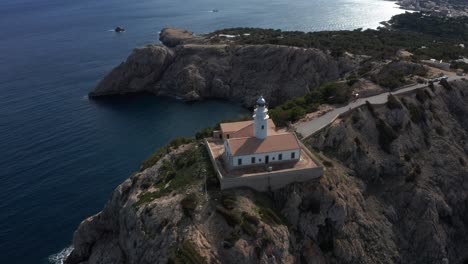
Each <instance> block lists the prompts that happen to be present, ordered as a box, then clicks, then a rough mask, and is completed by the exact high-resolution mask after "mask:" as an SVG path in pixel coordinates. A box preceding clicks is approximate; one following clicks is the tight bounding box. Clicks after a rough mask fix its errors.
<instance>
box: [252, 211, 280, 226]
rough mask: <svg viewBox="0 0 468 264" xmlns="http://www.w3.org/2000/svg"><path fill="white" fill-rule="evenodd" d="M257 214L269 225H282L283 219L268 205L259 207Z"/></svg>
mask: <svg viewBox="0 0 468 264" xmlns="http://www.w3.org/2000/svg"><path fill="white" fill-rule="evenodd" d="M258 214H259V215H260V218H261V219H262V221H263V222H265V223H267V224H269V225H283V224H284V223H283V220H282V219H281V218H280V217H279V216H278V215H277V214H276V213H275V212H274V211H273V210H271V208H268V207H259V208H258Z"/></svg>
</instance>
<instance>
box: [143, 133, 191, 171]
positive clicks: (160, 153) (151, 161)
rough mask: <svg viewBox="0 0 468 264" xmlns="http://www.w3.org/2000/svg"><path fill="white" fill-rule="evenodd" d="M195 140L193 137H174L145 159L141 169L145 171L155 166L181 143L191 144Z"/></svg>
mask: <svg viewBox="0 0 468 264" xmlns="http://www.w3.org/2000/svg"><path fill="white" fill-rule="evenodd" d="M193 142H195V140H194V139H193V138H185V137H179V138H175V139H173V140H172V141H171V142H170V143H169V144H168V145H166V146H164V147H161V148H159V149H157V150H156V152H154V153H153V154H151V156H150V157H149V158H147V159H146V160H145V161H143V163H142V164H141V168H140V171H143V170H145V169H147V168H149V167H152V166H154V165H155V164H156V163H157V162H158V161H159V160H160V159H161V158H162V157H164V156H165V155H166V154H168V153H169V152H171V151H172V150H174V149H176V148H178V147H180V146H181V145H184V144H189V143H193Z"/></svg>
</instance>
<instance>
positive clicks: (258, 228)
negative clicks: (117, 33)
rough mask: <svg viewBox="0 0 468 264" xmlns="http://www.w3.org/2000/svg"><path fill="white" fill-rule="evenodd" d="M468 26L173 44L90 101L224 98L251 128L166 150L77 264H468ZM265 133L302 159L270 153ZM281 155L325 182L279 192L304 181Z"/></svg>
mask: <svg viewBox="0 0 468 264" xmlns="http://www.w3.org/2000/svg"><path fill="white" fill-rule="evenodd" d="M467 25H468V18H467V17H464V16H458V17H451V18H448V17H442V16H431V15H429V16H428V15H426V14H423V13H419V12H416V13H406V14H402V15H398V16H395V17H393V18H392V19H391V20H390V21H388V22H387V23H386V25H385V26H383V27H381V28H379V29H377V30H372V29H367V30H362V29H356V30H352V31H323V32H309V33H306V32H290V31H281V30H274V29H258V28H232V29H223V30H218V31H215V32H211V33H208V34H202V35H196V34H193V33H192V32H189V31H187V30H183V29H174V28H166V29H163V30H162V31H161V34H160V41H161V43H162V44H161V45H149V46H146V47H143V48H137V49H135V50H134V51H133V53H132V54H131V55H130V56H129V57H128V59H127V60H126V61H125V62H123V63H122V64H120V65H119V66H117V67H116V68H115V69H113V70H112V72H111V73H109V74H108V75H107V76H106V77H104V79H103V80H102V81H101V82H100V83H99V84H98V85H97V87H96V88H95V89H94V90H93V91H92V92H91V93H90V97H92V98H95V99H97V100H98V99H99V98H100V97H102V96H110V95H125V94H129V93H152V94H155V95H160V96H174V97H176V96H177V97H180V98H183V99H184V100H186V101H195V100H203V99H205V98H222V99H226V100H231V101H233V102H240V103H242V104H243V105H245V106H246V107H251V106H254V105H256V106H255V110H254V115H253V117H250V116H247V117H244V118H242V119H241V120H226V121H223V122H221V123H220V124H216V125H214V126H213V127H207V128H205V129H203V130H201V131H199V132H197V133H196V134H195V135H194V136H193V137H188V138H176V139H174V140H173V141H172V142H170V143H169V144H168V145H167V146H165V147H162V148H160V149H158V150H156V151H155V153H154V154H153V155H151V156H150V157H148V159H146V160H145V161H143V163H142V165H141V168H140V170H139V171H138V172H135V173H134V174H132V175H131V176H130V178H128V179H127V180H126V181H125V182H124V183H122V184H121V185H119V186H118V187H117V188H116V189H115V191H114V192H113V194H112V197H111V198H110V200H109V202H108V203H107V204H106V206H105V208H104V209H103V211H102V212H100V213H98V214H96V215H94V216H91V217H89V218H87V219H85V220H84V221H83V222H82V223H81V224H80V226H79V228H78V229H77V231H76V232H75V235H74V241H73V246H74V249H73V251H72V253H71V254H70V256H68V258H67V259H66V261H65V263H68V264H78V263H81V264H83V263H87V264H94V263H104V264H107V263H109V264H110V263H119V264H123V263H464V262H466V261H468V252H467V251H466V250H465V249H466V248H467V247H468V238H467V237H466V235H465V234H467V233H468V222H467V219H468V198H467V195H466V194H467V193H468V185H467V184H466V175H468V123H467V116H468V81H467V80H466V79H465V77H464V71H465V70H468V64H467V61H466V59H465V58H466V57H468V51H467V50H466V49H465V44H466V41H467V40H468V28H467ZM382 98H383V99H382ZM266 102H269V105H268V108H269V109H267V108H266V107H267V106H266ZM213 111H216V109H214V110H213ZM257 111H261V114H260V113H259V112H257ZM270 118H271V119H270ZM272 124H273V125H272ZM265 127H266V129H267V131H268V133H272V134H271V135H275V134H276V133H278V132H277V129H279V130H281V131H282V132H281V133H280V134H281V135H282V136H284V137H285V139H284V140H283V141H285V140H286V137H287V139H288V140H289V141H288V142H289V143H290V144H284V145H281V144H283V143H282V142H283V141H281V142H280V141H277V140H273V141H272V142H273V143H271V144H266V143H265V141H262V140H267V139H268V138H271V137H268V134H264V132H263V129H265ZM249 129H250V130H249ZM233 135H235V136H233ZM246 135H247V136H246ZM231 136H233V139H236V140H240V141H242V140H243V141H247V140H251V141H255V144H257V145H256V146H257V147H258V148H260V147H259V146H261V147H262V148H264V149H266V152H261V151H259V149H258V148H255V147H253V148H251V147H248V146H252V145H248V144H247V145H246V144H238V145H234V143H233V141H232V140H230V139H231ZM215 141H216V142H217V143H216V144H215V143H213V144H211V143H209V142H215ZM264 143H265V144H264ZM230 144H233V145H230ZM263 144H264V145H263ZM278 145H279V147H278ZM302 151H304V152H303V153H305V154H301V152H302ZM216 152H219V153H218V154H219V160H216V157H214V156H213V153H216ZM227 152H234V154H235V155H234V154H233V156H234V157H236V160H235V161H234V160H232V159H229V157H230V156H231V155H230V154H232V153H227ZM292 152H294V153H295V154H292ZM296 152H297V153H299V154H296ZM259 153H260V154H262V155H263V156H262V157H260V158H259V156H256V155H257V154H259ZM244 154H245V155H247V156H248V158H246V159H244V158H245V157H242V156H243V155H244ZM280 154H281V156H280ZM245 155H244V156H245ZM265 155H267V156H268V158H266V156H265ZM284 155H290V156H289V160H292V161H294V162H301V161H302V162H305V161H304V160H302V157H307V158H308V159H310V160H311V161H310V162H313V164H316V165H318V164H319V165H320V166H316V165H314V166H312V165H310V164H312V163H310V164H309V167H307V166H306V167H307V168H312V169H314V171H315V172H320V173H318V174H317V177H315V176H314V177H308V178H307V177H302V176H303V175H299V176H301V178H297V180H294V179H289V178H288V179H287V181H281V184H279V183H278V178H275V179H272V178H268V177H273V176H274V175H275V173H278V171H281V170H282V173H284V175H282V177H284V176H285V175H287V173H288V172H287V171H288V169H291V168H292V167H284V166H283V167H281V166H280V168H273V167H272V166H269V165H268V164H270V161H273V157H275V158H278V159H281V160H282V159H283V157H285V156H284ZM280 157H281V158H280ZM270 158H271V160H270ZM223 159H224V161H223ZM226 159H227V161H226ZM246 161H247V163H249V164H245V163H246ZM218 162H219V163H218ZM233 162H235V163H233ZM276 162H278V160H276ZM258 163H260V164H258ZM213 164H214V165H215V166H214V167H213ZM223 164H224V165H223ZM226 164H229V166H230V167H229V170H225V171H224V172H225V173H224V176H225V178H224V179H223V181H224V182H223V183H221V184H220V177H221V176H220V172H219V171H223V166H225V165H226ZM252 164H253V165H255V166H254V167H253V166H250V167H249V165H252ZM276 164H279V163H276ZM234 165H235V166H234ZM218 166H220V167H218ZM233 167H237V168H233ZM224 169H225V168H224ZM318 169H320V170H318ZM322 169H323V171H322ZM252 171H253V173H252V174H257V176H258V175H260V176H261V177H262V178H261V179H259V181H256V179H255V178H253V177H256V176H254V175H251V174H250V173H249V172H252ZM296 172H297V171H296ZM322 172H323V173H322ZM239 175H240V176H239ZM269 175H270V176H269ZM291 175H292V177H293V176H294V177H296V176H297V175H295V174H291ZM309 176H311V175H309ZM236 177H237V178H236ZM238 177H240V178H241V179H240V180H242V177H252V178H248V179H246V178H244V179H243V181H242V184H233V181H234V180H237V181H239V178H238ZM306 178H307V179H306ZM304 180H306V181H304ZM249 182H251V183H252V185H251V186H249V185H248V183H249ZM299 182H300V183H299ZM246 183H247V184H246ZM223 184H224V186H223ZM229 184H231V186H233V187H238V186H243V187H240V188H232V189H231V188H230V187H229V186H228V185H229ZM227 186H228V187H229V188H227ZM249 187H251V188H249Z"/></svg>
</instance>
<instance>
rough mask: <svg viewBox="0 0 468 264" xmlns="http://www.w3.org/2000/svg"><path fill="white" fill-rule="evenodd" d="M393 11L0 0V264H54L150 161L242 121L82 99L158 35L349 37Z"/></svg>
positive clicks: (206, 112)
mask: <svg viewBox="0 0 468 264" xmlns="http://www.w3.org/2000/svg"><path fill="white" fill-rule="evenodd" d="M402 12H403V10H401V9H398V8H397V6H396V5H395V3H393V2H390V1H384V0H268V1H267V0H253V1H252V0H231V1H219V0H216V1H215V0H135V1H128V0H125V1H124V0H100V1H96V0H81V1H76V0H2V1H0V25H1V30H0V263H25V264H29V263H62V262H63V257H64V256H66V255H67V254H68V253H69V252H70V250H71V248H70V245H71V243H72V238H73V232H74V230H75V229H76V228H77V227H78V225H79V223H80V222H81V221H82V220H83V219H85V218H86V217H89V216H91V215H93V214H96V213H97V212H99V211H100V210H101V209H102V208H103V206H104V204H105V202H106V201H107V199H109V197H110V194H111V192H112V190H113V189H114V188H115V187H116V186H117V185H119V184H120V183H121V182H122V181H124V180H125V179H126V178H127V177H128V176H129V175H130V174H131V173H132V172H134V171H137V170H138V169H139V166H140V164H141V161H142V160H144V159H145V158H146V157H148V156H149V155H150V154H151V153H152V152H153V151H155V150H156V149H157V148H158V147H161V146H163V145H164V144H166V143H168V142H169V141H170V140H171V139H172V138H174V137H178V136H191V135H193V133H194V132H195V131H197V130H199V129H201V128H204V127H206V126H209V125H213V124H215V123H216V122H218V121H220V120H223V119H227V118H235V117H237V116H239V115H242V114H247V113H248V111H247V110H246V109H244V108H242V107H241V106H240V105H236V104H233V103H229V102H226V101H216V100H207V101H203V102H199V103H191V104H186V103H183V102H181V101H178V100H176V99H172V98H161V97H155V96H126V97H116V98H106V99H102V100H97V101H96V100H90V99H88V97H87V93H88V92H90V91H91V90H92V89H93V87H94V86H95V85H96V83H97V82H98V81H99V80H100V79H101V78H102V77H103V76H104V75H105V74H106V73H107V72H109V71H110V70H111V69H112V68H113V67H115V66H116V65H118V64H119V63H121V62H122V61H124V60H125V58H126V57H127V55H128V54H129V53H130V52H131V51H132V49H134V48H135V47H140V46H144V45H146V44H154V43H159V42H158V32H159V31H160V30H161V29H162V28H164V27H168V26H171V27H181V28H186V29H188V30H191V31H193V32H195V33H207V32H210V31H212V30H215V29H221V28H226V27H263V28H275V29H283V30H301V31H319V30H349V29H356V28H376V27H378V26H379V22H381V21H385V20H388V19H390V17H391V16H393V15H395V14H398V13H402ZM116 26H122V27H124V28H125V29H126V31H125V32H122V33H115V32H113V31H112V29H113V28H115V27H116Z"/></svg>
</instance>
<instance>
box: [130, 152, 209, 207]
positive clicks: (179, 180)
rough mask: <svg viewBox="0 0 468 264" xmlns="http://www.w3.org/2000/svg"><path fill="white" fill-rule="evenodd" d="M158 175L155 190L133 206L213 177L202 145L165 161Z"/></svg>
mask: <svg viewBox="0 0 468 264" xmlns="http://www.w3.org/2000/svg"><path fill="white" fill-rule="evenodd" d="M159 174H160V175H159V177H158V179H157V182H156V183H155V184H154V185H153V187H154V188H155V189H156V190H155V191H151V192H150V191H147V192H144V193H142V194H140V195H139V196H138V201H137V202H136V203H135V206H140V205H142V204H145V203H148V202H151V201H153V200H155V199H157V198H159V197H162V196H165V195H167V194H169V193H171V192H172V191H180V190H185V189H186V188H187V187H189V186H192V185H194V184H197V183H200V184H201V183H202V182H203V180H204V178H205V177H206V178H210V177H214V176H213V175H214V171H213V169H212V165H211V161H210V159H209V157H208V153H207V151H206V148H205V147H204V146H203V145H202V144H195V145H193V146H192V147H191V148H190V149H188V150H186V151H185V152H183V153H180V154H178V155H176V156H175V157H172V158H170V159H168V160H167V161H165V162H164V164H163V165H162V166H161V168H160V169H159Z"/></svg>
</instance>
